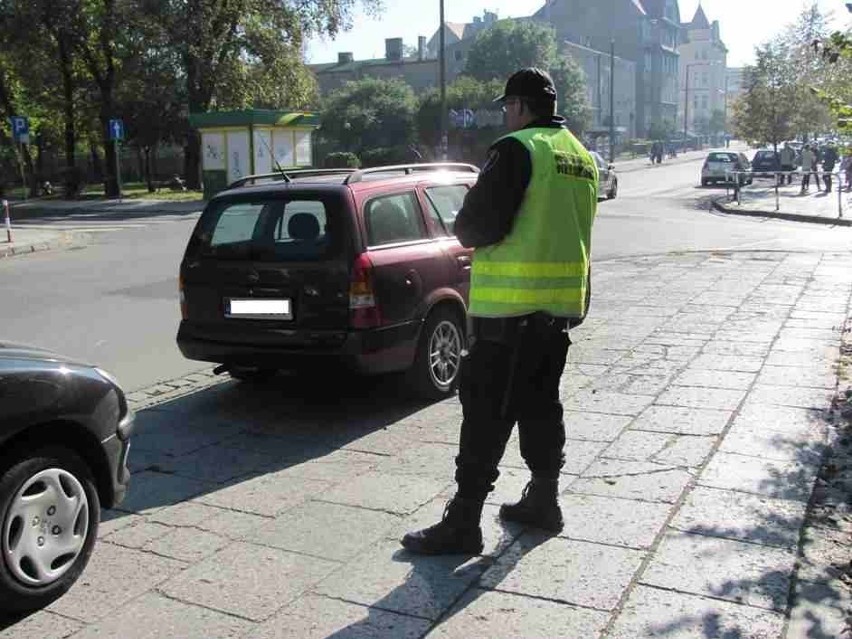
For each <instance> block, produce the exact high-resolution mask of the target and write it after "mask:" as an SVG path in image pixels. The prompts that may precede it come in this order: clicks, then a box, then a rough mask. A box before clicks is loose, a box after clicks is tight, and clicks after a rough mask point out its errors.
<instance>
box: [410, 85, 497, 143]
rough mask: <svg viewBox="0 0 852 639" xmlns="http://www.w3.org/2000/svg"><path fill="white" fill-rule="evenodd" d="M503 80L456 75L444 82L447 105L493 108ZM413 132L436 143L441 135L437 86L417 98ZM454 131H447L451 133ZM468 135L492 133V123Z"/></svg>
mask: <svg viewBox="0 0 852 639" xmlns="http://www.w3.org/2000/svg"><path fill="white" fill-rule="evenodd" d="M504 86H505V81H503V80H490V81H487V82H482V81H480V80H476V79H475V78H472V77H470V76H464V75H462V76H459V77H458V78H456V79H455V81H454V82H453V83H452V84H449V85H447V109H455V110H460V109H471V110H472V111H478V110H480V109H489V110H497V109H499V106H498V105H496V104H494V98H495V97H497V96H498V95H500V94H501V93H502V92H503V87H504ZM417 132H418V137H419V139H420V141H421V142H423V143H424V144H426V145H428V146H433V147H436V146H438V144H439V143H440V137H441V95H440V93H439V92H438V90H437V89H430V90H429V91H427V92H426V93H425V94H424V95H423V96H422V98H421V100H420V106H419V108H418V111H417ZM457 134H458V132H457V131H452V130H451V131H450V132H449V135H450V136H451V137H455V136H456V135H457ZM470 135H476V136H485V137H486V138H493V137H494V127H485V128H477V129H474V130H473V131H472V132H471V133H470Z"/></svg>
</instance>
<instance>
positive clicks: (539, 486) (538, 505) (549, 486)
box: [500, 477, 565, 533]
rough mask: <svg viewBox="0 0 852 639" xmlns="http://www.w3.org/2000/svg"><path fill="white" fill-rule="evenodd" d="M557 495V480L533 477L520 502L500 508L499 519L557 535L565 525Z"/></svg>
mask: <svg viewBox="0 0 852 639" xmlns="http://www.w3.org/2000/svg"><path fill="white" fill-rule="evenodd" d="M558 495H559V480H558V479H543V478H540V477H533V478H532V480H531V481H530V482H529V483H528V484H527V485H526V488H524V492H523V494H522V495H521V499H520V501H518V502H516V503H514V504H503V505H502V506H500V517H501V518H502V519H505V520H507V521H514V522H517V523H519V524H527V525H529V526H535V527H536V528H541V529H543V530H548V531H550V532H555V533H558V532H560V531H561V530H562V528H563V527H564V525H565V524H564V522H563V521H562V510H561V509H560V508H559V498H558Z"/></svg>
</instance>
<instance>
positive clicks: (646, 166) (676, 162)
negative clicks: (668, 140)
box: [615, 157, 704, 173]
mask: <svg viewBox="0 0 852 639" xmlns="http://www.w3.org/2000/svg"><path fill="white" fill-rule="evenodd" d="M646 159H647V158H646ZM703 160H704V157H698V158H688V159H686V160H674V159H669V160H668V161H665V162H663V163H662V164H659V165H656V164H649V163H647V162H646V163H644V164H642V165H641V166H635V167H625V168H618V163H616V165H615V172H616V173H636V172H637V171H647V170H650V169H653V168H654V167H656V166H660V167H663V166H677V165H679V164H690V163H692V162H702V161H703ZM625 161H626V162H633V161H634V160H625Z"/></svg>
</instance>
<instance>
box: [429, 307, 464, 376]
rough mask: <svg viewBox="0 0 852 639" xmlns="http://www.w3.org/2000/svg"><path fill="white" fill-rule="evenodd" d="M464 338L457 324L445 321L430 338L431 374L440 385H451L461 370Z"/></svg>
mask: <svg viewBox="0 0 852 639" xmlns="http://www.w3.org/2000/svg"><path fill="white" fill-rule="evenodd" d="M461 351H462V339H461V335H460V334H459V330H458V328H457V327H456V325H455V324H453V323H452V322H450V321H446V320H445V321H443V322H441V323H440V324H438V325H437V326H436V327H435V330H434V331H433V332H432V337H431V338H430V339H429V374H430V375H431V376H432V381H433V382H435V383H436V384H438V385H439V386H449V385H450V384H452V383H453V381H454V380H455V378H456V375H458V372H459V363H460V362H461Z"/></svg>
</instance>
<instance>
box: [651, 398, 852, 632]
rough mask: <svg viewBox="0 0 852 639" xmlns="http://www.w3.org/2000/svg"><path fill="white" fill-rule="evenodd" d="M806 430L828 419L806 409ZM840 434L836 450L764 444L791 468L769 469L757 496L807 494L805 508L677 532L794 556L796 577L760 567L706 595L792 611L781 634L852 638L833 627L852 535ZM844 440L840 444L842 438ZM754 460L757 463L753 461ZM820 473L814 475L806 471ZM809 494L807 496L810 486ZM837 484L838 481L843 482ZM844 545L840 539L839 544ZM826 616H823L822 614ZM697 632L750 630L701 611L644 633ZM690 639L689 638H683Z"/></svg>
mask: <svg viewBox="0 0 852 639" xmlns="http://www.w3.org/2000/svg"><path fill="white" fill-rule="evenodd" d="M813 414H814V418H813V422H812V426H813V427H817V428H822V429H830V428H832V426H830V425H829V423H830V422H829V418H828V414H827V413H824V412H819V411H813ZM841 428H845V430H846V434H845V435H843V436H841V437H837V438H835V440H840V441H841V442H842V441H845V442H846V445H845V447H844V446H842V445H841V446H835V447H834V449H832V450H829V449H827V448H826V446H825V445H824V444H823V443H822V441H820V442H818V443H817V442H815V443H812V444H810V445H807V446H802V444H801V441H798V440H796V441H794V440H792V439H790V438H788V437H786V436H784V434H783V433H780V432H779V433H778V434H777V436H775V437H773V438H772V440H771V443H772V445H773V446H776V447H778V449H786V448H789V447H795V448H796V454H795V460H794V461H795V463H794V464H792V468H791V470H790V471H789V472H783V473H782V472H777V473H774V474H773V476H772V477H771V478H769V479H766V480H764V481H762V482H760V484H759V486H758V490H759V493H760V495H761V496H762V497H770V498H773V499H782V500H783V499H788V500H799V501H800V502H803V501H804V498H807V495H808V494H810V499H809V501H808V505H807V511H806V512H805V513H804V515H802V514H801V513H800V512H796V513H795V514H793V515H791V516H789V517H788V516H783V515H779V514H777V513H773V514H767V513H765V512H759V511H758V510H757V509H756V508H755V509H752V515H753V517H752V518H751V519H752V523H751V525H749V526H746V527H730V528H729V527H723V526H693V527H684V528H681V529H680V530H681V531H682V532H685V533H691V534H697V535H702V536H707V537H717V538H723V539H729V540H734V541H747V542H749V543H752V544H759V545H761V546H766V547H770V548H776V549H778V548H787V549H790V551H791V552H794V551H795V552H796V555H797V556H796V560H797V561H796V568H797V569H796V573H795V574H794V575H793V576H791V575H790V573H789V572H788V571H786V570H765V571H764V572H762V573H760V574H759V575H757V576H756V577H751V578H740V579H737V578H730V579H727V580H725V581H723V582H721V583H716V584H714V585H710V586H709V590H710V592H709V593H708V594H709V595H710V596H712V597H715V598H719V599H723V600H726V601H734V602H740V603H745V602H746V600H747V599H749V598H750V597H752V596H762V597H763V598H765V599H768V601H769V603H770V605H771V608H772V609H774V610H775V611H777V612H778V613H780V614H785V613H786V614H790V611H791V610H794V611H798V612H793V614H792V623H793V624H797V627H796V630H795V632H793V631H792V630H790V631H788V632H790V634H788V635H784V636H790V637H802V638H804V637H807V638H808V639H839V638H840V637H841V636H843V637H847V636H852V634H843V631H839V630H838V628H837V627H836V626H837V623H838V619H839V618H842V617H843V614H844V613H843V612H842V611H843V610H844V606H848V602H849V601H850V596H852V562H850V553H849V537H848V535H849V531H850V530H852V518H850V512H851V511H850V507H852V493H850V491H849V490H848V485H847V484H848V482H849V481H850V479H852V443H850V437H852V428H850V426H849V425H848V424H844V425H842V426H841ZM844 438H845V439H844ZM839 456H840V457H842V456H845V459H846V461H845V468H846V471H845V479H844V477H842V476H841V477H839V479H840V480H841V481H833V480H832V476H833V475H835V476H836V475H838V468H839V466H840V464H841V462H839V461H838V457H839ZM754 460H755V463H760V461H761V460H760V459H759V458H754ZM816 467H819V468H820V471H819V475H818V476H817V477H815V476H814V475H815V473H814V469H815V468H816ZM815 479H816V487H815V488H814V490H813V493H808V492H804V493H802V488H803V487H806V490H807V491H809V490H810V487H811V486H812V485H814V480H815ZM844 481H845V482H846V483H844ZM826 538H828V539H829V540H834V541H835V546H834V548H830V547H829V548H828V549H827V547H826V546H825V540H826ZM842 539H843V540H845V541H840V540H842ZM829 611H831V614H828V615H827V614H826V613H827V612H829ZM845 616H846V621H845V623H846V630H845V632H846V633H852V627H850V626H852V608H850V607H846V608H845ZM698 627H700V628H701V633H702V634H701V635H700V636H701V637H702V638H704V639H748V638H750V637H753V636H754V635H753V634H752V629H751V628H748V627H740V626H739V625H738V624H736V623H734V624H733V625H732V623H731V620H729V619H728V620H726V619H725V618H723V616H722V615H721V614H719V613H717V612H712V613H706V614H705V615H704V616H702V617H700V618H697V617H694V616H683V617H681V618H680V619H678V620H676V621H673V622H670V623H667V624H658V625H654V624H650V625H649V626H648V630H649V631H650V632H652V633H653V636H655V637H668V636H675V637H680V636H683V635H682V633H683V632H685V631H688V629H696V628H698ZM690 636H692V635H690Z"/></svg>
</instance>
